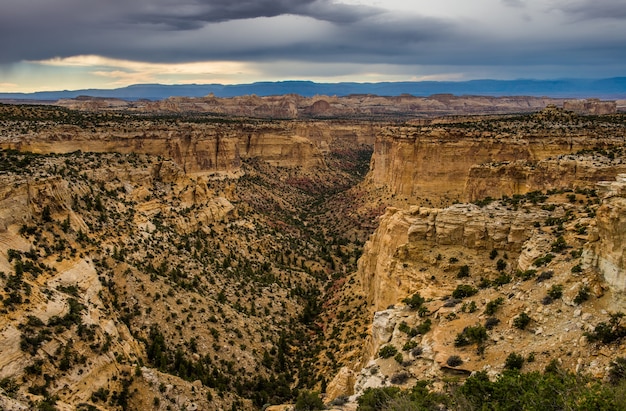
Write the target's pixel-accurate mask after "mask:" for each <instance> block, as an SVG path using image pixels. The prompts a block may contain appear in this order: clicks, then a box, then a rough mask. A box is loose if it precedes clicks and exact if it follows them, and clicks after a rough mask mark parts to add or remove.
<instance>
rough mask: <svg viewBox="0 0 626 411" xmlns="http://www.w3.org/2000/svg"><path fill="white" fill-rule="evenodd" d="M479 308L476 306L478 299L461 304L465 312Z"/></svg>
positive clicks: (471, 311)
mask: <svg viewBox="0 0 626 411" xmlns="http://www.w3.org/2000/svg"><path fill="white" fill-rule="evenodd" d="M477 309H478V307H476V301H470V302H465V303H463V305H462V306H461V311H462V312H464V313H473V312H475V311H476V310H477Z"/></svg>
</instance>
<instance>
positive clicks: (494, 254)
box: [489, 248, 498, 260]
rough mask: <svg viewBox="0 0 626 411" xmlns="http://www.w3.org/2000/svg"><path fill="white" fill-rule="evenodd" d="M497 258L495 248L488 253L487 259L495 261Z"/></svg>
mask: <svg viewBox="0 0 626 411" xmlns="http://www.w3.org/2000/svg"><path fill="white" fill-rule="evenodd" d="M497 256H498V250H496V249H495V248H494V249H492V250H491V252H490V253H489V259H490V260H495V259H496V257H497Z"/></svg>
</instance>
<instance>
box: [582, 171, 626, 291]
mask: <svg viewBox="0 0 626 411" xmlns="http://www.w3.org/2000/svg"><path fill="white" fill-rule="evenodd" d="M599 189H600V190H601V195H603V197H604V198H603V201H602V206H601V207H600V208H598V212H597V214H596V220H597V222H596V231H595V232H594V234H593V237H592V239H593V240H594V241H592V242H591V243H590V244H589V245H588V247H587V250H586V262H587V264H588V265H591V266H593V267H597V268H598V269H599V270H600V272H601V273H602V275H603V277H604V280H605V281H606V282H607V284H608V285H609V286H610V287H611V288H612V289H613V290H614V291H615V292H618V293H621V294H623V293H624V292H626V175H624V174H621V175H618V176H617V179H616V181H614V182H608V181H607V182H603V183H602V184H601V185H599Z"/></svg>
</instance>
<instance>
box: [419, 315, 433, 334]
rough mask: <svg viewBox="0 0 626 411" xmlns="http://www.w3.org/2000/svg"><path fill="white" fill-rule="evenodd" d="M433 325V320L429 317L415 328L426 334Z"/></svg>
mask: <svg viewBox="0 0 626 411" xmlns="http://www.w3.org/2000/svg"><path fill="white" fill-rule="evenodd" d="M431 327H432V321H431V320H430V318H427V319H426V320H424V322H423V323H421V324H420V325H418V326H417V327H415V330H416V331H417V333H418V334H421V335H424V334H426V333H427V332H428V331H430V328H431Z"/></svg>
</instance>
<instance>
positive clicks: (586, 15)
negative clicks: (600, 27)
mask: <svg viewBox="0 0 626 411" xmlns="http://www.w3.org/2000/svg"><path fill="white" fill-rule="evenodd" d="M559 9H561V10H562V11H563V12H565V13H567V14H569V15H571V16H573V17H574V18H576V19H577V20H587V19H618V20H623V19H626V2H624V1H623V0H581V1H574V2H567V3H564V4H563V5H561V6H560V7H559Z"/></svg>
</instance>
